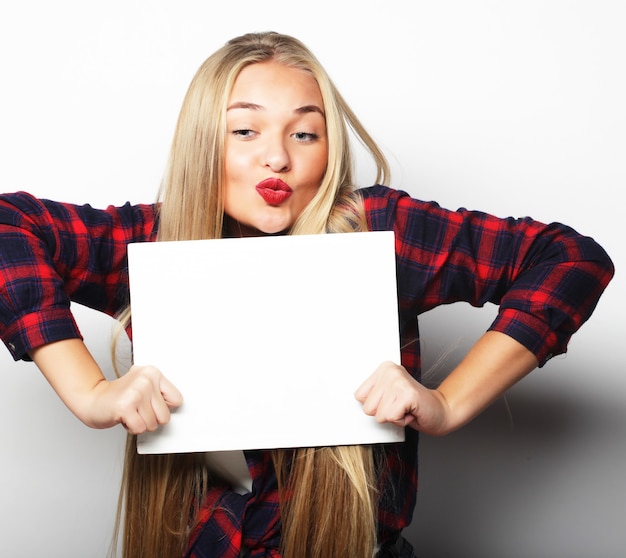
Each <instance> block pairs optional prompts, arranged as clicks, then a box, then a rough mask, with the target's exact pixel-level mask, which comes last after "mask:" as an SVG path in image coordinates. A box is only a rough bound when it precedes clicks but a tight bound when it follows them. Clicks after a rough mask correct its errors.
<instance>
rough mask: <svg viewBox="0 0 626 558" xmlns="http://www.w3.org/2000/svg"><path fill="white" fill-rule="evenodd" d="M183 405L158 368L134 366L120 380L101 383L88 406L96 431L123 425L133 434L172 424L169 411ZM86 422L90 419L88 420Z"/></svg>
mask: <svg viewBox="0 0 626 558" xmlns="http://www.w3.org/2000/svg"><path fill="white" fill-rule="evenodd" d="M182 402H183V398H182V395H181V393H180V392H179V391H178V390H177V389H176V387H175V386H174V384H172V383H171V382H170V381H169V380H168V379H167V378H166V377H165V376H164V375H163V374H162V373H161V371H160V370H159V369H158V368H155V367H154V366H133V367H132V368H131V369H130V370H129V371H128V372H127V373H126V374H124V375H123V376H121V377H120V378H118V379H117V380H113V381H107V380H104V379H103V380H102V381H101V382H99V383H98V384H97V385H96V386H95V387H94V388H93V390H92V391H91V402H90V403H89V404H88V405H87V408H86V413H87V414H88V415H89V417H88V422H87V420H85V419H82V420H83V422H85V423H86V424H88V425H89V426H92V427H93V428H108V427H110V426H114V425H116V424H121V425H122V426H124V428H126V430H128V432H129V433H131V434H141V433H143V432H152V431H153V430H156V428H157V427H158V426H159V425H161V424H166V423H167V422H169V420H170V409H172V408H174V407H178V406H179V405H181V403H182ZM86 418H87V417H86Z"/></svg>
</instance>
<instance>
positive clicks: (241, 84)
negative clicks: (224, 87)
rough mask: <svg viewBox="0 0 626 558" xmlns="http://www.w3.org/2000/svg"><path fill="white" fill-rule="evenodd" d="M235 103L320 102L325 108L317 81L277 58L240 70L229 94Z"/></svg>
mask: <svg viewBox="0 0 626 558" xmlns="http://www.w3.org/2000/svg"><path fill="white" fill-rule="evenodd" d="M233 102H249V103H255V104H259V105H261V106H264V107H265V106H276V105H283V106H284V108H298V107H300V106H305V105H317V106H319V108H320V109H323V100H322V93H321V91H320V88H319V85H318V83H317V80H316V79H315V78H314V77H313V76H312V75H311V74H310V73H308V72H306V71H305V70H301V69H300V68H294V67H292V66H286V65H285V64H280V63H278V62H275V61H269V62H260V63H256V64H251V65H249V66H246V67H245V68H244V69H243V70H241V72H240V73H239V75H238V76H237V79H236V80H235V83H234V85H233V89H232V91H231V93H230V97H229V103H233Z"/></svg>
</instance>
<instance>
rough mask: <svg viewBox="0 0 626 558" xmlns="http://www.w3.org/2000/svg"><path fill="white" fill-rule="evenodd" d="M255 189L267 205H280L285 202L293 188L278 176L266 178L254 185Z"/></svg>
mask: <svg viewBox="0 0 626 558" xmlns="http://www.w3.org/2000/svg"><path fill="white" fill-rule="evenodd" d="M256 191H257V192H258V193H259V195H260V196H261V197H262V198H263V199H264V200H265V203H266V204H268V205H280V204H281V203H283V202H285V201H286V200H287V198H289V196H291V194H293V190H292V189H291V188H290V187H289V185H288V184H286V183H285V182H283V181H282V180H281V179H280V178H266V179H265V180H262V181H261V182H259V183H258V184H257V185H256Z"/></svg>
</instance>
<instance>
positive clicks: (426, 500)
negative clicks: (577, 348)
mask: <svg viewBox="0 0 626 558" xmlns="http://www.w3.org/2000/svg"><path fill="white" fill-rule="evenodd" d="M570 373H571V371H570ZM538 376H541V372H539V373H538ZM544 380H547V378H545V377H535V378H533V376H532V375H531V376H530V377H528V378H526V379H525V380H524V381H523V382H522V383H521V384H518V385H517V386H515V387H514V388H512V389H511V390H510V391H509V393H508V395H507V398H506V401H505V400H504V399H501V400H499V401H497V402H496V403H494V404H493V405H492V406H491V407H490V408H489V409H487V410H486V411H485V412H484V413H483V414H482V415H481V416H479V417H478V418H477V419H475V420H474V421H473V422H472V423H470V424H469V425H467V426H466V427H465V428H462V429H461V430H459V431H457V432H455V433H453V434H451V435H449V436H447V437H444V438H430V437H426V436H423V437H422V439H421V447H420V488H419V496H418V505H417V510H416V513H415V517H414V520H413V524H412V525H411V527H410V528H409V529H407V531H406V536H407V538H408V539H409V540H411V541H412V542H413V544H414V546H415V548H416V550H417V553H418V555H419V556H424V557H428V558H443V557H447V558H473V557H476V558H545V557H562V558H589V557H590V556H594V557H595V558H613V557H615V558H618V557H620V556H624V555H626V554H624V552H625V550H626V539H625V538H624V537H625V535H624V526H623V518H624V517H625V514H626V504H624V497H623V496H624V494H626V481H624V476H623V474H622V473H621V472H620V471H619V469H620V466H619V465H618V464H619V463H624V460H625V459H626V442H625V441H624V440H623V436H620V432H623V431H624V425H626V408H625V406H624V405H623V404H619V403H618V402H615V403H613V404H611V403H610V402H607V401H602V402H600V401H598V400H597V398H594V397H587V398H585V397H584V396H580V397H577V396H576V395H573V394H564V393H563V392H562V391H560V390H558V389H554V385H548V386H544V388H545V389H544V390H543V391H541V384H540V382H543V383H544V384H552V383H553V381H554V380H555V379H551V380H547V381H544ZM563 381H565V380H563ZM535 382H536V385H532V384H534V383H535ZM594 399H595V400H594ZM598 411H600V412H598ZM611 477H613V478H614V482H611V481H610V479H611ZM610 487H612V488H610ZM590 526H592V528H591V529H589V527H590Z"/></svg>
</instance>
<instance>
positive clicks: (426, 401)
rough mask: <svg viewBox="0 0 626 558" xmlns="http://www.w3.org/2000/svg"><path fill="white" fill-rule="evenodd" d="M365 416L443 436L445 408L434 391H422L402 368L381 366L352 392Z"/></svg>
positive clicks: (392, 364) (442, 399)
mask: <svg viewBox="0 0 626 558" xmlns="http://www.w3.org/2000/svg"><path fill="white" fill-rule="evenodd" d="M355 397H356V399H357V400H358V401H359V402H361V403H362V404H363V411H364V412H365V414H367V415H370V416H372V417H375V418H376V420H377V421H378V422H380V423H384V422H390V423H392V424H395V425H397V426H411V427H412V428H415V429H416V430H419V431H420V432H424V433H426V434H430V435H434V436H437V435H442V434H445V433H447V422H448V421H447V416H448V405H447V402H446V400H445V398H444V397H443V396H442V395H441V393H439V392H438V391H437V390H432V389H428V388H426V387H424V386H423V385H422V384H420V383H419V382H418V381H417V380H416V379H415V378H413V377H412V376H411V375H410V374H409V373H408V372H407V370H406V368H404V367H403V366H400V365H398V364H394V363H393V362H383V363H382V364H381V365H380V366H379V367H378V368H377V369H376V371H375V372H374V373H373V374H372V375H371V376H370V377H369V378H368V379H367V380H365V382H363V384H361V386H360V387H359V389H357V391H356V392H355Z"/></svg>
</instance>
